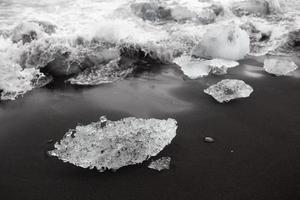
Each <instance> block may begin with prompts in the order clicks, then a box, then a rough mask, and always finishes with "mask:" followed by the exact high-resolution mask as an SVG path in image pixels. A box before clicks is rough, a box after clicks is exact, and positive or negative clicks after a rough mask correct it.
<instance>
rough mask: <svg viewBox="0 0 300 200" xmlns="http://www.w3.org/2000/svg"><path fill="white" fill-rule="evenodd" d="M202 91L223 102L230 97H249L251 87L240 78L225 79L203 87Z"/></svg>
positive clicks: (251, 90)
mask: <svg viewBox="0 0 300 200" xmlns="http://www.w3.org/2000/svg"><path fill="white" fill-rule="evenodd" d="M204 92H205V93H206V94H209V95H211V96H213V97H214V98H215V99H216V100H217V101H218V102H220V103H223V102H228V101H230V100H232V99H237V98H245V97H249V96H250V94H251V93H252V92H253V89H252V87H251V86H249V85H247V84H246V83H245V82H244V81H242V80H235V79H225V80H222V81H220V82H218V83H217V84H215V85H212V86H210V87H209V88H207V89H205V90H204Z"/></svg>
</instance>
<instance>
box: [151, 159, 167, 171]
mask: <svg viewBox="0 0 300 200" xmlns="http://www.w3.org/2000/svg"><path fill="white" fill-rule="evenodd" d="M170 163H171V158H170V157H162V158H160V159H158V160H155V161H152V162H151V163H150V165H149V166H148V168H150V169H155V170H157V171H161V170H164V169H170Z"/></svg>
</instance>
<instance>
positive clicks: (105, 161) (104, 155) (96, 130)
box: [49, 117, 177, 171]
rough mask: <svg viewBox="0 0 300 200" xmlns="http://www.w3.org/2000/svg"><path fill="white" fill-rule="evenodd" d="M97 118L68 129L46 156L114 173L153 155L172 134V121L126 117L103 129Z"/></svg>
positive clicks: (110, 122)
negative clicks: (86, 123) (110, 170)
mask: <svg viewBox="0 0 300 200" xmlns="http://www.w3.org/2000/svg"><path fill="white" fill-rule="evenodd" d="M101 119H103V118H101ZM101 119H100V120H99V121H98V122H93V123H91V124H89V125H86V126H77V127H76V129H74V130H69V131H68V132H67V133H66V135H65V136H64V137H63V139H62V140H61V141H60V142H58V143H56V144H55V149H54V150H52V151H50V152H49V154H50V155H52V156H56V157H58V158H59V159H61V160H63V161H64V162H69V163H72V164H74V165H76V166H79V167H83V168H91V169H92V168H94V167H95V168H97V169H98V170H99V171H105V170H106V169H112V170H117V169H119V168H121V167H123V166H127V165H134V164H138V163H142V162H143V161H145V160H147V159H149V158H150V157H151V156H155V155H157V154H158V153H159V152H160V151H161V150H163V149H164V147H165V146H166V145H168V144H170V143H171V141H172V139H173V138H174V137H175V135H176V129H177V122H176V121H175V120H174V119H167V120H159V119H137V118H134V117H129V118H124V119H122V120H119V121H110V120H107V121H106V124H105V126H103V120H101ZM101 121H102V122H101Z"/></svg>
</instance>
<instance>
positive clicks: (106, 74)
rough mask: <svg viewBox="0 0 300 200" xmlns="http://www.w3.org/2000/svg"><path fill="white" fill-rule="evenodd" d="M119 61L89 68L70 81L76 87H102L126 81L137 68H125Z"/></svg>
mask: <svg viewBox="0 0 300 200" xmlns="http://www.w3.org/2000/svg"><path fill="white" fill-rule="evenodd" d="M118 61H119V59H117V60H112V61H110V62H109V63H108V64H106V65H101V66H98V67H94V68H88V69H86V70H85V71H83V72H81V73H79V74H78V75H77V76H75V77H73V78H70V79H69V80H68V81H69V82H70V83H71V84H75V85H100V84H105V83H112V82H115V81H118V80H121V79H124V78H126V77H127V76H128V75H129V74H131V73H132V72H133V70H134V69H135V68H134V67H133V66H131V67H128V68H123V67H121V66H120V65H119V64H118Z"/></svg>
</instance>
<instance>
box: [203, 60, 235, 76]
mask: <svg viewBox="0 0 300 200" xmlns="http://www.w3.org/2000/svg"><path fill="white" fill-rule="evenodd" d="M238 65H239V63H238V62H236V61H231V60H225V59H213V60H210V63H209V66H210V68H211V72H210V73H212V74H215V75H224V74H227V69H228V68H233V67H236V66H238Z"/></svg>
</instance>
